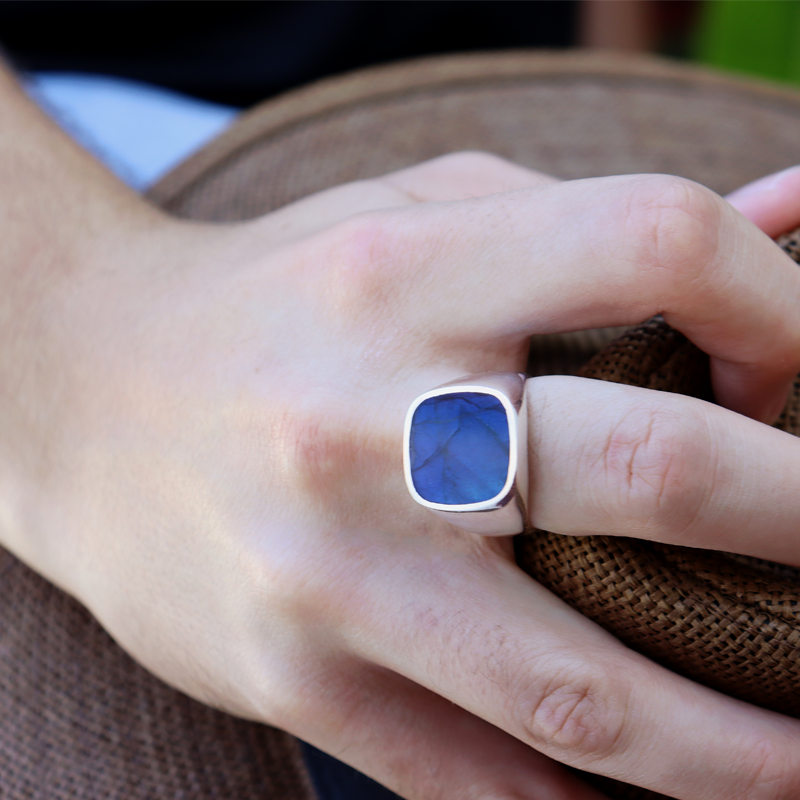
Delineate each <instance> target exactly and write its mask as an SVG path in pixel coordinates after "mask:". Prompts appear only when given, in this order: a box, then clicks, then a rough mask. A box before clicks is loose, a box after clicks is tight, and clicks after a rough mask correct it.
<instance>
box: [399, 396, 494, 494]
mask: <svg viewBox="0 0 800 800" xmlns="http://www.w3.org/2000/svg"><path fill="white" fill-rule="evenodd" d="M409 456H410V467H411V479H412V481H413V483H414V488H415V489H416V490H417V492H418V494H419V495H420V496H421V497H422V498H424V499H425V500H427V501H428V502H431V503H441V504H443V505H467V504H471V503H481V502H485V501H487V500H491V499H492V498H494V497H497V495H499V494H500V492H501V491H502V490H503V487H504V486H505V483H506V480H507V479H508V468H509V463H508V462H509V428H508V415H507V413H506V409H505V406H504V405H503V404H502V403H501V402H500V400H498V399H497V397H495V396H494V395H492V394H486V393H482V392H452V393H448V394H442V395H437V396H435V397H429V398H428V399H427V400H423V401H422V402H421V403H420V404H419V406H417V408H416V410H415V411H414V415H413V417H412V421H411V432H410V437H409Z"/></svg>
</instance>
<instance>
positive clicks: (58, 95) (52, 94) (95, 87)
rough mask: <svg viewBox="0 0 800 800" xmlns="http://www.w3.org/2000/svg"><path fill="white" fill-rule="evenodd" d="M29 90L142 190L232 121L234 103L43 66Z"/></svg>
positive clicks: (80, 139) (91, 149)
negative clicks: (51, 70) (222, 103)
mask: <svg viewBox="0 0 800 800" xmlns="http://www.w3.org/2000/svg"><path fill="white" fill-rule="evenodd" d="M27 88H28V92H29V94H30V95H31V96H32V97H33V99H34V100H36V101H37V102H38V103H39V104H40V105H41V106H42V107H43V108H44V110H45V111H47V112H48V113H49V114H50V115H51V116H52V117H53V118H54V119H55V121H56V122H57V123H58V124H59V125H61V127H62V128H64V130H66V132H67V133H69V134H70V135H71V136H72V137H73V138H74V139H76V140H77V141H78V142H80V144H82V145H83V146H84V147H85V148H86V149H87V150H89V152H90V153H93V154H94V155H95V156H96V157H97V158H99V159H100V160H101V161H103V162H104V163H105V164H106V166H108V167H109V168H110V169H111V170H112V171H113V172H115V173H116V174H117V176H118V177H120V178H121V179H122V180H123V181H125V183H127V184H128V185H130V186H132V187H133V188H134V189H139V190H141V191H143V190H145V189H147V188H148V187H149V186H150V185H151V184H153V183H155V181H157V180H158V179H159V178H160V177H161V176H162V175H163V174H165V173H166V172H168V171H169V170H170V169H172V167H174V166H176V165H177V164H178V163H179V162H181V161H183V159H184V158H186V157H187V156H188V155H189V154H190V153H192V152H193V151H194V150H196V149H197V148H198V147H201V146H202V145H204V144H205V143H206V142H207V141H209V140H210V139H213V138H214V137H215V136H216V135H217V134H218V133H221V132H222V131H223V130H224V129H225V128H227V127H228V125H230V123H231V122H232V121H233V119H234V118H235V117H236V115H237V113H238V112H237V110H236V109H235V108H228V107H226V106H220V105H217V104H215V103H207V102H205V101H203V100H197V99H195V98H193V97H186V96H184V95H181V94H178V93H177V92H172V91H169V90H167V89H162V88H160V87H158V86H150V85H148V84H143V83H137V82H136V81H129V80H123V79H121V78H112V77H109V76H104V75H80V74H72V73H45V72H40V73H38V74H36V75H31V76H29V77H28V82H27Z"/></svg>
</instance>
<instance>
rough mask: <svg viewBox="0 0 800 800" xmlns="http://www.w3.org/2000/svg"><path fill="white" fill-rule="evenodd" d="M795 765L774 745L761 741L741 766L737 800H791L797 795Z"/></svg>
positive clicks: (798, 781)
mask: <svg viewBox="0 0 800 800" xmlns="http://www.w3.org/2000/svg"><path fill="white" fill-rule="evenodd" d="M793 762H794V763H793ZM796 762H797V758H794V759H791V758H787V754H786V753H785V752H784V751H783V749H782V748H781V747H780V746H779V745H778V744H777V743H776V742H775V741H773V740H769V739H764V740H762V741H761V742H760V743H759V745H758V746H757V747H754V748H753V749H752V750H751V751H750V753H749V755H748V757H747V758H746V759H745V760H744V763H743V764H742V767H743V769H742V774H741V780H740V781H739V782H738V785H739V791H738V792H737V795H736V800H790V798H791V800H794V798H796V797H798V796H799V795H800V777H798V766H800V765H798V764H797V763H796Z"/></svg>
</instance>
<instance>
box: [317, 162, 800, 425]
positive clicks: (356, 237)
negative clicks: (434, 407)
mask: <svg viewBox="0 0 800 800" xmlns="http://www.w3.org/2000/svg"><path fill="white" fill-rule="evenodd" d="M334 234H335V236H338V237H339V238H338V240H337V241H336V242H335V243H334V245H335V246H338V247H339V252H338V256H337V257H336V258H338V260H339V262H340V263H341V269H333V270H331V272H330V274H329V275H328V277H327V280H328V281H329V282H332V281H334V282H336V283H337V286H336V288H335V289H332V290H331V291H332V292H333V291H337V292H338V293H339V294H341V292H342V291H344V290H346V288H347V287H349V289H350V290H355V291H356V293H357V294H358V296H359V297H362V298H365V297H368V298H369V299H370V301H371V303H372V305H373V307H377V309H379V310H377V311H373V312H372V313H381V314H385V313H386V309H387V304H386V303H379V302H377V299H376V291H377V289H376V285H377V282H378V281H380V282H381V283H382V286H383V288H382V290H381V292H382V294H381V296H384V295H385V297H387V298H388V297H391V299H392V302H391V305H390V306H388V308H390V313H391V314H392V316H393V319H395V320H396V323H397V324H398V325H401V326H405V327H408V328H409V329H411V330H414V331H415V332H416V333H417V334H418V335H420V336H423V337H429V338H433V340H434V341H436V342H437V343H438V344H437V346H440V343H441V341H442V340H447V341H449V342H455V343H458V342H461V343H462V344H463V345H465V346H467V347H469V348H470V349H474V348H475V346H476V344H478V343H480V344H481V345H482V346H483V345H485V343H486V342H487V341H494V342H497V341H498V340H499V339H502V338H504V337H512V338H514V339H520V338H522V337H525V336H528V335H530V334H535V333H553V332H559V331H567V330H574V329H577V328H590V327H608V326H612V325H623V324H630V323H636V322H640V321H641V320H643V319H646V318H647V317H649V316H651V315H653V314H655V313H658V312H661V313H663V314H664V316H665V318H666V319H667V321H668V322H669V323H670V324H672V325H673V326H675V327H676V328H678V329H679V330H681V331H682V332H683V333H685V334H686V335H687V336H689V337H690V338H691V339H692V340H693V341H694V342H695V344H697V345H698V346H699V347H701V348H702V349H703V350H705V351H706V352H708V353H709V354H710V355H711V356H712V357H713V358H712V380H713V382H714V389H715V392H716V396H717V399H718V400H719V401H720V402H721V403H723V404H724V405H726V406H728V407H729V408H732V409H734V410H736V411H739V412H740V413H743V414H748V415H750V416H753V417H756V418H759V419H769V420H770V421H771V420H772V419H774V417H775V416H777V414H778V413H779V411H780V409H781V407H782V405H783V403H784V401H785V397H786V392H787V389H788V385H789V382H790V381H791V379H792V378H793V376H794V375H795V374H796V373H797V372H798V371H800V270H798V269H797V266H796V265H795V264H794V262H792V261H791V259H790V258H789V257H788V256H786V255H785V254H784V253H783V252H782V251H781V250H780V248H778V247H777V246H776V245H775V244H774V242H772V241H771V240H770V239H769V238H768V237H766V236H765V235H764V234H763V233H762V232H761V231H759V230H758V229H757V228H756V227H755V226H754V225H752V224H751V223H749V222H747V221H746V220H744V219H743V218H742V217H741V215H740V214H738V213H737V212H736V211H735V210H734V209H732V208H731V206H730V205H729V204H728V203H726V202H725V201H723V200H722V199H721V198H719V197H718V196H717V195H714V194H713V193H712V192H710V191H709V190H707V189H704V188H703V187H700V186H699V185H697V184H694V183H691V182H689V181H685V180H683V179H679V178H673V177H668V176H626V177H615V178H596V179H591V180H584V181H571V182H565V183H557V184H552V185H548V186H544V187H539V188H535V189H525V190H519V191H517V192H511V193H506V194H502V195H492V196H490V197H485V198H478V199H473V200H470V201H468V202H460V203H442V204H433V205H420V206H414V207H410V208H407V209H404V210H402V211H399V212H394V213H389V214H385V215H382V214H377V215H369V216H365V217H359V218H357V219H354V220H352V221H351V223H350V224H349V225H345V226H342V227H340V228H338V229H337V230H336V231H335V232H334ZM335 261H336V259H334V263H335ZM329 263H330V262H329ZM364 313H370V312H369V308H365V309H364ZM414 346H415V347H418V344H417V343H416V342H415V345H414ZM454 377H455V376H454Z"/></svg>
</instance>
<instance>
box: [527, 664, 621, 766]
mask: <svg viewBox="0 0 800 800" xmlns="http://www.w3.org/2000/svg"><path fill="white" fill-rule="evenodd" d="M626 697H627V693H626V691H625V690H624V688H623V686H622V685H621V682H620V681H619V680H618V679H616V678H615V677H613V674H612V672H611V671H610V670H608V669H605V668H603V667H600V666H598V665H591V666H589V665H588V664H587V663H583V664H580V665H569V666H566V667H561V668H557V669H556V670H554V671H553V672H552V674H551V675H550V677H549V679H548V680H547V681H546V682H545V683H543V684H540V685H537V686H536V687H534V688H533V690H532V697H531V699H529V700H528V701H527V702H525V701H523V702H522V703H520V704H519V708H521V709H523V713H524V715H525V716H524V719H523V727H524V730H525V733H526V738H527V739H529V740H530V743H531V744H532V745H533V746H534V747H536V748H538V749H543V750H544V751H545V752H550V753H551V754H555V755H556V756H557V758H558V759H559V760H564V761H566V762H567V763H569V764H572V765H573V766H580V765H586V764H589V763H592V762H597V761H601V760H605V759H607V758H610V757H612V756H614V755H615V754H616V753H617V751H618V749H619V748H620V746H621V743H622V741H623V739H624V733H625V729H626V727H627V723H626V707H627V700H626Z"/></svg>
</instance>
